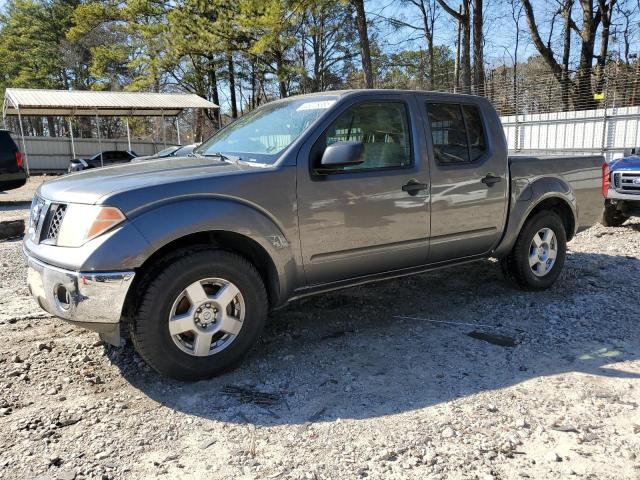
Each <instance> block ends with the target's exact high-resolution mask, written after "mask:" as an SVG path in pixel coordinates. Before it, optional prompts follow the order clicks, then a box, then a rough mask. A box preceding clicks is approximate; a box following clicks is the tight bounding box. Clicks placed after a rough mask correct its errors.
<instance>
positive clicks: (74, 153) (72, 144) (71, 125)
mask: <svg viewBox="0 0 640 480" xmlns="http://www.w3.org/2000/svg"><path fill="white" fill-rule="evenodd" d="M71 120H72V118H71V117H69V134H70V135H71V155H72V156H73V158H76V144H75V142H74V141H73V122H72V121H71Z"/></svg>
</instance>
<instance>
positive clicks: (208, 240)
mask: <svg viewBox="0 0 640 480" xmlns="http://www.w3.org/2000/svg"><path fill="white" fill-rule="evenodd" d="M210 249H220V250H226V251H230V252H233V253H236V254H238V255H241V256H242V257H244V258H245V259H247V260H248V261H249V262H251V263H252V264H253V265H254V266H255V267H256V269H257V270H258V273H259V274H260V276H261V277H262V280H263V282H264V285H265V288H266V289H267V296H268V299H269V305H270V306H271V307H274V306H277V305H279V304H281V303H282V301H283V298H282V297H283V293H282V291H281V288H280V287H281V282H280V278H279V274H278V269H277V268H276V265H275V263H274V261H273V259H272V258H271V256H270V255H269V253H268V252H267V251H266V250H265V249H264V247H263V246H261V245H260V244H259V243H258V242H257V241H255V240H253V239H252V238H250V237H248V236H246V235H242V234H240V233H237V232H230V231H224V230H209V231H201V232H194V233H190V234H187V235H184V236H182V237H179V238H176V239H174V240H172V241H170V242H168V243H166V244H164V245H163V246H162V247H160V248H159V249H157V250H156V251H155V252H153V253H152V254H151V255H150V256H149V257H148V258H147V259H146V260H145V261H144V262H143V263H142V264H141V265H140V266H139V267H138V268H136V275H135V278H134V281H133V283H132V285H131V288H129V292H128V294H127V297H126V299H125V306H124V309H123V311H124V316H125V317H128V318H132V317H134V316H135V309H136V306H137V305H138V302H139V300H140V298H141V296H142V294H143V292H144V291H145V289H146V286H147V285H148V284H149V282H150V281H151V280H152V279H153V278H154V277H155V276H156V275H157V274H159V273H160V272H161V271H162V270H164V269H165V268H166V267H167V266H168V265H169V264H170V263H172V262H173V261H175V260H176V259H178V258H181V257H183V256H185V255H189V254H191V253H193V252H194V251H198V250H210Z"/></svg>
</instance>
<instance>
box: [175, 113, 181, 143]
mask: <svg viewBox="0 0 640 480" xmlns="http://www.w3.org/2000/svg"><path fill="white" fill-rule="evenodd" d="M176 131H177V132H178V145H182V143H181V142H180V119H179V118H178V117H177V116H176Z"/></svg>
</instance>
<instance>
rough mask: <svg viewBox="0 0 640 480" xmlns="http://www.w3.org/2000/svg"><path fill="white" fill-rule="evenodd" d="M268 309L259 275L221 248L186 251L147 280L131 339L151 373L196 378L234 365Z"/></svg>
mask: <svg viewBox="0 0 640 480" xmlns="http://www.w3.org/2000/svg"><path fill="white" fill-rule="evenodd" d="M267 310H268V301H267V294H266V291H265V287H264V283H263V281H262V278H261V277H260V274H259V273H258V271H257V270H256V269H255V267H254V266H253V265H252V264H251V263H249V262H248V261H247V260H245V259H244V258H243V257H240V256H239V255H236V254H234V253H230V252H225V251H221V250H200V251H196V252H188V253H187V254H186V255H184V256H181V257H179V258H178V259H176V260H174V261H173V262H172V263H170V264H169V265H168V266H167V267H166V268H165V269H164V270H163V271H162V272H160V274H159V275H158V276H157V277H156V278H155V279H154V280H152V281H151V282H150V283H149V284H148V286H147V288H146V290H145V292H144V293H143V294H142V299H141V300H140V302H139V307H138V309H137V315H136V318H135V320H134V322H133V325H132V328H131V338H132V340H133V344H134V346H135V348H136V350H137V352H138V353H139V354H140V356H141V357H142V358H143V359H144V360H145V361H146V362H147V363H148V364H149V365H150V366H151V367H152V368H154V369H155V370H156V371H158V372H159V373H161V374H163V375H167V376H169V377H172V378H175V379H178V380H200V379H204V378H209V377H212V376H215V375H217V374H220V373H222V372H224V371H227V370H229V369H231V368H233V367H234V366H235V365H237V364H238V363H239V362H240V360H242V358H243V357H244V356H245V355H246V354H247V352H248V351H249V350H250V348H251V347H252V346H253V345H254V343H255V342H256V340H257V339H258V337H259V335H260V333H261V331H262V328H263V326H264V323H265V320H266V317H267Z"/></svg>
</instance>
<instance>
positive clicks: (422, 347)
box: [108, 253, 640, 425]
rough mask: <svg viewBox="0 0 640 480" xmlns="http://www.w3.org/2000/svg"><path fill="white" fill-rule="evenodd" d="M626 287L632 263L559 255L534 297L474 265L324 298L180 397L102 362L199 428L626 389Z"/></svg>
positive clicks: (150, 378)
mask: <svg viewBox="0 0 640 480" xmlns="http://www.w3.org/2000/svg"><path fill="white" fill-rule="evenodd" d="M621 275H623V277H621ZM621 278H627V279H628V282H626V283H625V282H620V280H621ZM639 278H640V261H638V260H637V259H635V258H625V257H624V256H610V255H604V254H586V253H570V254H569V256H568V258H567V265H566V268H565V271H564V273H563V276H562V277H561V278H560V280H559V281H558V283H557V284H556V286H555V287H554V288H552V289H551V290H549V291H546V292H522V291H519V290H515V289H514V288H512V287H511V286H509V285H508V284H507V283H506V282H505V281H504V280H503V278H502V275H501V274H500V269H499V267H498V265H497V264H496V263H495V262H492V261H482V262H478V263H475V264H470V265H467V266H462V267H458V268H455V269H453V270H442V271H439V272H435V273H430V274H424V275H420V276H417V277H412V278H406V279H402V280H395V281H388V282H383V283H378V284H374V285H370V286H366V287H359V288H354V289H350V290H344V291H340V292H335V293H331V294H325V295H322V296H318V297H315V298H309V299H305V300H301V301H298V302H296V303H294V304H292V305H290V306H288V307H286V308H285V309H282V310H280V311H278V312H275V313H274V314H273V315H272V318H271V322H270V323H269V324H268V325H267V328H266V330H265V333H264V335H263V339H262V340H261V342H260V343H259V344H258V346H257V347H256V348H255V349H254V350H253V352H252V354H251V355H250V356H249V358H248V359H246V361H245V363H244V364H242V365H241V366H240V367H239V368H238V369H237V370H235V371H234V372H231V373H229V374H226V375H224V376H221V377H218V378H215V379H212V380H209V381H201V382H197V383H192V384H186V383H181V382H175V381H171V380H167V379H165V378H162V377H160V376H159V375H156V374H155V373H149V372H145V371H144V370H143V369H141V368H140V360H139V359H138V357H137V356H136V355H135V354H134V353H133V350H132V349H131V347H130V346H127V347H125V348H124V349H111V348H109V350H108V355H109V356H110V358H111V360H112V361H113V363H114V364H115V365H117V366H118V367H119V368H120V370H121V371H122V374H123V376H124V377H125V378H126V379H127V380H128V381H129V382H130V383H131V384H132V385H133V386H134V387H136V388H137V389H139V390H141V391H142V392H144V393H145V394H146V395H148V396H149V397H151V398H152V399H154V400H156V401H158V402H160V403H162V404H164V405H166V406H168V407H170V408H173V409H176V410H179V411H182V412H185V413H189V414H193V415H197V416H202V417H206V418H209V419H215V420H219V421H228V422H235V423H251V424H255V425H277V424H303V423H306V422H314V421H325V420H327V421H329V420H336V419H338V418H355V419H358V418H371V417H377V416H384V415H390V414H397V413H402V412H410V411H412V410H415V409H418V408H423V407H427V406H430V405H436V404H439V403H442V402H447V401H451V400H455V399H456V398H460V397H465V396H469V395H474V394H479V393H482V392H485V391H490V390H495V389H501V388H504V387H509V386H512V385H514V384H518V383H521V382H524V381H526V380H529V379H531V378H535V377H543V376H551V375H560V374H563V373H567V372H582V373H585V374H590V375H601V376H607V377H619V378H639V377H640V375H639V374H638V373H634V372H627V371H625V370H624V368H623V366H622V365H616V364H619V363H620V362H624V361H627V360H631V359H636V358H638V355H639V354H640V329H638V325H637V318H636V313H634V312H637V310H636V307H637V290H635V288H636V287H634V286H633V285H634V284H636V285H637V279H639ZM632 279H636V281H632ZM611 286H615V290H613V291H612V290H610V287H611ZM398 316H405V317H411V319H407V318H404V319H399V318H398ZM472 331H476V332H480V333H481V334H482V335H480V337H478V336H477V335H476V338H472V336H469V333H470V332H472ZM485 334H488V335H489V338H490V337H491V335H499V336H502V337H506V338H508V339H513V340H514V341H515V343H516V345H515V346H511V347H510V346H500V345H496V344H494V343H491V342H490V341H484V340H486V338H484V339H483V338H482V337H483V335H485ZM506 344H509V342H506ZM549 381H550V382H561V381H562V379H550V380H549ZM536 385H539V384H536ZM529 394H531V395H535V392H534V391H529ZM498 408H499V406H498Z"/></svg>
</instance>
